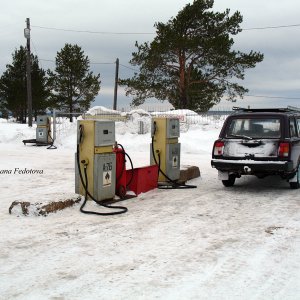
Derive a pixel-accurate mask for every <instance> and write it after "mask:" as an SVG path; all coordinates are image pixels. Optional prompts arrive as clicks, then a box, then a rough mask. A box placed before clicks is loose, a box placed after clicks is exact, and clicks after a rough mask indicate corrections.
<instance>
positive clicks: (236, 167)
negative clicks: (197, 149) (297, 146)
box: [211, 159, 294, 174]
mask: <svg viewBox="0 0 300 300" xmlns="http://www.w3.org/2000/svg"><path fill="white" fill-rule="evenodd" d="M211 165H212V167H213V168H216V169H217V170H219V171H223V172H236V173H239V174H255V173H291V172H293V171H294V170H293V163H292V162H291V161H254V160H227V159H212V160H211ZM246 168H248V171H245V169H246Z"/></svg>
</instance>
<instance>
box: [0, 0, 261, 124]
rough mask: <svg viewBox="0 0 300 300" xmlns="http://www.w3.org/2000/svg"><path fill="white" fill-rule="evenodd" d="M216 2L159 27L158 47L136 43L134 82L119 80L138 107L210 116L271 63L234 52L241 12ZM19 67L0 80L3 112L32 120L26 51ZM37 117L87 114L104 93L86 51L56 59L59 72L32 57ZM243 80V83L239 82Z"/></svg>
mask: <svg viewBox="0 0 300 300" xmlns="http://www.w3.org/2000/svg"><path fill="white" fill-rule="evenodd" d="M213 4H214V1H213V0H195V1H193V3H191V4H187V5H186V6H185V7H184V8H183V9H182V10H180V11H179V12H178V14H177V16H176V17H172V18H171V19H170V20H169V21H167V22H166V23H161V22H158V23H155V25H154V27H155V28H156V36H155V37H154V39H153V41H152V42H145V43H142V44H139V43H138V42H136V43H135V47H136V52H133V53H132V59H131V60H130V64H131V65H132V66H133V67H134V68H135V69H136V71H135V73H134V75H133V76H132V77H131V78H127V79H119V85H122V86H125V90H126V95H127V96H131V97H132V101H131V104H132V105H134V106H138V105H140V104H142V103H144V102H145V100H146V99H149V98H156V99H158V100H161V101H169V102H170V103H171V104H172V105H173V106H174V107H175V108H176V109H179V108H180V109H191V110H194V111H196V112H203V111H207V110H209V109H210V108H211V107H212V106H214V105H215V104H217V103H219V102H220V100H221V99H222V98H223V97H224V96H226V97H227V100H229V101H235V100H236V98H237V97H240V98H242V97H243V95H244V94H245V93H246V92H248V89H246V88H245V87H243V86H242V85H240V84H239V82H240V81H241V80H243V79H244V76H245V70H246V69H248V68H254V67H255V66H256V64H257V63H259V62H261V61H262V60H263V54H261V53H259V52H255V51H253V50H251V51H250V52H249V53H244V52H241V51H238V50H236V49H235V47H234V40H233V37H234V36H236V35H237V34H238V33H240V32H241V31H242V29H241V27H240V24H241V23H242V21H243V18H242V16H241V14H240V13H239V12H238V11H237V12H235V13H233V14H232V15H230V10H229V9H226V10H225V11H224V12H214V11H213ZM12 58H13V59H12V64H10V65H7V66H6V71H5V72H4V73H3V75H2V76H1V78H0V111H1V112H2V114H4V115H5V114H7V113H8V112H10V113H12V114H13V116H14V117H16V118H17V119H18V120H19V121H20V122H24V121H25V120H26V115H27V105H26V98H27V97H26V95H27V91H26V49H25V48H24V47H22V46H21V47H20V49H18V50H15V52H14V53H13V55H12ZM31 69H32V74H31V77H32V99H33V112H34V115H35V116H36V115H38V114H40V113H44V112H45V111H46V110H47V109H54V108H55V109H59V110H63V111H68V112H70V113H72V112H79V111H84V110H87V109H88V108H89V107H90V105H91V103H92V101H93V100H94V99H95V97H96V95H97V94H98V93H99V91H100V85H101V80H100V74H96V75H94V74H93V72H91V71H90V61H89V58H88V56H86V55H85V54H84V52H83V50H82V49H81V47H79V46H78V45H71V44H66V45H65V46H64V48H63V49H61V51H60V52H57V56H56V58H55V70H54V71H50V70H47V71H45V70H43V69H42V68H40V67H39V64H38V57H37V56H34V55H32V54H31ZM236 79H237V81H236Z"/></svg>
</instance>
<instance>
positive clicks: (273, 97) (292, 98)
mask: <svg viewBox="0 0 300 300" xmlns="http://www.w3.org/2000/svg"><path fill="white" fill-rule="evenodd" d="M244 96H245V97H255V98H269V99H288V100H300V98H297V97H283V96H263V95H250V94H248V95H244Z"/></svg>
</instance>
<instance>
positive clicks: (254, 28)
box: [242, 24, 300, 30]
mask: <svg viewBox="0 0 300 300" xmlns="http://www.w3.org/2000/svg"><path fill="white" fill-rule="evenodd" d="M289 27H300V24H292V25H279V26H266V27H252V28H242V30H265V29H277V28H289Z"/></svg>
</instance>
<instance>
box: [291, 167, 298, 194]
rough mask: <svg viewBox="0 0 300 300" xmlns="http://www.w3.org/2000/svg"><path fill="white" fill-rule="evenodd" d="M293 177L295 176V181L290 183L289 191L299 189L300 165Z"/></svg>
mask: <svg viewBox="0 0 300 300" xmlns="http://www.w3.org/2000/svg"><path fill="white" fill-rule="evenodd" d="M295 176H297V181H294V182H290V188H291V189H299V187H300V183H299V176H300V165H299V166H298V171H297V172H296V175H295Z"/></svg>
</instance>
